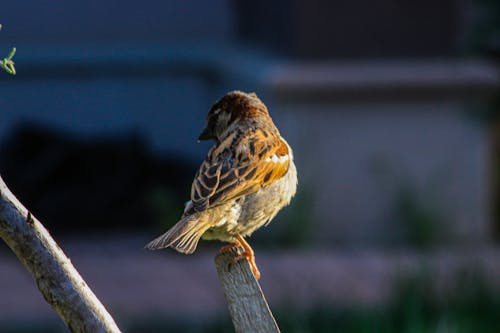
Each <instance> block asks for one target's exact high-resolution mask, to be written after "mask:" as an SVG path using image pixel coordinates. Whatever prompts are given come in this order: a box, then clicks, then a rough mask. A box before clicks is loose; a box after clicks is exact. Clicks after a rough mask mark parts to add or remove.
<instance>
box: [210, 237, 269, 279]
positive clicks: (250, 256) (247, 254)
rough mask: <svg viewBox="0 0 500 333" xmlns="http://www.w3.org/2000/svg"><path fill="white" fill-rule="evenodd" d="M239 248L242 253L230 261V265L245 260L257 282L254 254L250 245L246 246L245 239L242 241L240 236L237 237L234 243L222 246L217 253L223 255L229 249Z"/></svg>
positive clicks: (258, 273) (257, 271)
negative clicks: (241, 249)
mask: <svg viewBox="0 0 500 333" xmlns="http://www.w3.org/2000/svg"><path fill="white" fill-rule="evenodd" d="M238 246H239V247H241V248H243V252H242V253H241V254H240V255H238V256H236V257H234V258H233V260H232V264H235V263H237V262H238V261H240V260H241V259H246V260H247V261H248V264H249V265H250V268H251V269H252V272H253V275H254V276H255V279H256V280H257V281H258V280H259V279H260V271H259V269H258V268H257V264H256V263H255V254H254V252H253V250H252V248H251V247H250V244H248V243H247V242H246V241H245V239H243V237H242V236H240V235H237V236H236V241H235V242H234V243H231V244H229V245H226V246H223V247H222V248H221V249H220V250H219V253H224V252H227V251H229V250H230V249H232V248H234V247H238Z"/></svg>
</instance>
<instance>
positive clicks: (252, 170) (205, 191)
mask: <svg viewBox="0 0 500 333" xmlns="http://www.w3.org/2000/svg"><path fill="white" fill-rule="evenodd" d="M289 164H290V154H289V148H288V145H287V144H286V143H285V142H284V141H283V139H281V137H280V136H279V134H277V133H269V132H265V131H264V130H261V129H257V130H255V132H251V133H249V134H248V135H246V136H245V135H243V134H242V133H237V132H236V133H233V134H232V135H230V136H228V137H227V138H226V139H225V140H224V141H222V142H221V143H220V144H218V145H216V146H214V147H213V148H212V149H211V150H210V151H209V153H208V156H207V158H206V159H205V161H204V162H203V163H202V165H201V166H200V169H199V171H198V173H197V174H196V176H195V179H194V181H193V185H192V187H191V202H192V204H193V205H192V209H193V210H194V211H198V212H199V211H203V210H206V209H209V208H212V207H215V206H219V205H222V204H224V203H226V202H229V201H231V200H235V199H238V198H240V197H242V196H244V195H248V194H250V193H253V192H256V191H258V190H259V189H260V188H262V187H265V186H268V185H270V184H271V183H273V182H274V181H276V180H277V179H279V178H281V177H282V176H283V175H284V174H285V173H286V171H287V170H288V166H289ZM187 213H189V212H187Z"/></svg>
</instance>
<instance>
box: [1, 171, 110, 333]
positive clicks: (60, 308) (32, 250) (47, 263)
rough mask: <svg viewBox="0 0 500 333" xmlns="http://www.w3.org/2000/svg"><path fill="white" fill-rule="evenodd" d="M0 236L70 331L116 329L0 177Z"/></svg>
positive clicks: (51, 240) (50, 239)
mask: <svg viewBox="0 0 500 333" xmlns="http://www.w3.org/2000/svg"><path fill="white" fill-rule="evenodd" d="M0 237H1V238H2V239H3V240H4V241H5V242H6V243H7V245H8V246H9V247H10V248H11V249H12V251H13V252H14V253H15V254H16V256H17V257H18V258H19V260H20V261H21V262H22V263H23V264H24V266H26V268H27V269H28V270H29V271H30V273H31V275H32V276H33V278H34V280H35V282H36V284H37V285H38V289H40V291H41V293H42V294H43V297H44V298H45V300H46V301H47V302H48V303H49V304H50V306H52V308H54V310H55V311H56V312H57V313H58V314H59V316H60V317H61V318H62V320H63V321H64V323H65V324H66V326H67V327H68V328H69V329H70V330H71V331H72V332H120V329H119V328H118V327H117V326H116V324H115V322H114V320H113V318H112V317H111V316H110V315H109V313H108V312H107V311H106V309H105V308H104V306H103V305H102V304H101V302H100V301H99V300H98V299H97V297H96V296H95V295H94V293H93V292H92V290H90V288H89V287H88V286H87V284H86V283H85V281H84V280H83V279H82V277H81V276H80V274H79V273H78V271H77V270H76V269H75V268H74V267H73V265H72V264H71V261H70V260H69V259H68V258H67V257H66V255H65V254H64V253H63V251H62V250H61V248H59V246H58V245H57V243H56V242H55V241H54V239H53V238H52V237H51V236H50V234H49V232H48V231H47V230H46V229H45V228H44V227H43V225H42V224H41V223H40V222H39V221H38V220H37V219H36V218H35V217H33V216H32V215H31V214H30V213H29V212H28V210H27V209H26V208H25V207H24V206H23V205H22V204H21V203H20V202H19V201H18V200H17V198H16V197H15V196H14V195H13V194H12V193H11V192H10V190H9V189H8V188H7V185H5V183H4V181H3V179H2V178H1V177H0Z"/></svg>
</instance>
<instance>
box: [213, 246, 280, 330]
mask: <svg viewBox="0 0 500 333" xmlns="http://www.w3.org/2000/svg"><path fill="white" fill-rule="evenodd" d="M238 254H239V252H238V249H237V248H236V249H231V250H229V251H226V252H224V253H222V254H219V255H217V256H216V257H215V267H216V268H217V273H218V275H219V280H220V283H221V285H222V288H223V289H224V295H225V297H226V301H227V304H228V307H229V313H230V315H231V319H232V321H233V325H234V328H235V331H236V333H249V332H266V333H267V332H270V333H272V332H280V330H279V327H278V325H277V324H276V320H275V319H274V317H273V314H272V312H271V310H270V309H269V305H268V304H267V302H266V299H265V297H264V294H263V293H262V289H261V288H260V285H259V283H258V282H257V280H256V279H255V277H254V276H253V273H252V270H251V268H250V265H249V264H248V261H246V260H239V261H237V262H236V263H233V258H234V257H236V256H237V255H238Z"/></svg>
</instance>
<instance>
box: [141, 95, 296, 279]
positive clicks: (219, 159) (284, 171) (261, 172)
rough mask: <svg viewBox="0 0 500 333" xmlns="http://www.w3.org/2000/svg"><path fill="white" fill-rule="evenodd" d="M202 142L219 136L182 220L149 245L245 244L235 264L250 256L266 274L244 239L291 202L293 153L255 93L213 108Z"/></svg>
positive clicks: (185, 248) (184, 248) (187, 249)
mask: <svg viewBox="0 0 500 333" xmlns="http://www.w3.org/2000/svg"><path fill="white" fill-rule="evenodd" d="M200 140H214V141H215V143H214V145H213V146H212V148H211V149H210V150H209V152H208V154H207V156H206V158H205V160H204V161H203V163H202V164H201V166H200V168H199V170H198V172H197V173H196V176H195V177H194V181H193V184H192V186H191V200H190V201H188V202H187V204H186V206H185V210H184V213H183V215H182V217H181V219H180V221H179V222H177V223H176V224H175V225H174V226H173V227H172V228H171V229H170V230H168V231H167V232H166V233H164V234H163V235H161V236H159V237H158V238H156V239H154V240H153V241H151V242H150V243H149V244H147V245H146V248H147V249H149V250H158V249H162V248H166V247H170V248H173V249H175V250H177V251H178V252H181V253H184V254H191V253H193V252H194V251H195V249H196V246H197V244H198V241H199V240H200V238H201V239H205V240H219V241H223V242H228V243H230V244H229V245H227V246H224V247H223V248H222V249H221V252H224V251H227V250H228V249H230V248H233V247H237V246H239V247H241V248H243V252H242V253H241V255H239V256H237V257H236V258H234V262H236V261H238V260H240V259H243V258H245V259H247V260H248V262H249V264H250V267H251V268H252V271H253V273H254V276H255V277H256V278H257V279H259V278H260V272H259V270H258V268H257V265H256V264H255V256H254V252H253V250H252V248H251V247H250V245H249V244H248V243H247V242H246V240H245V239H244V238H245V237H248V236H250V235H251V234H252V233H253V232H254V231H255V230H257V229H258V228H260V227H262V226H264V225H267V224H268V223H269V222H270V221H271V220H272V219H273V218H274V217H275V216H276V214H277V213H278V212H279V211H280V210H281V208H283V207H284V206H286V205H288V204H289V203H290V201H291V199H292V197H293V196H294V195H295V192H296V190H297V183H298V181H297V170H296V168H295V164H294V163H293V152H292V149H291V148H290V146H289V145H288V143H287V142H286V141H285V139H283V137H282V136H281V135H280V132H279V131H278V128H276V126H275V125H274V123H273V120H272V119H271V116H270V115H269V112H268V110H267V107H266V106H265V105H264V103H263V102H262V101H261V100H260V99H259V98H258V97H257V95H256V94H255V93H244V92H241V91H232V92H229V93H227V94H226V95H225V96H223V97H222V98H221V99H220V100H219V101H218V102H216V103H215V104H214V105H213V106H212V107H211V108H210V110H209V112H208V115H207V121H206V127H205V129H204V130H203V131H202V133H201V134H200V136H199V138H198V141H200Z"/></svg>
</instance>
